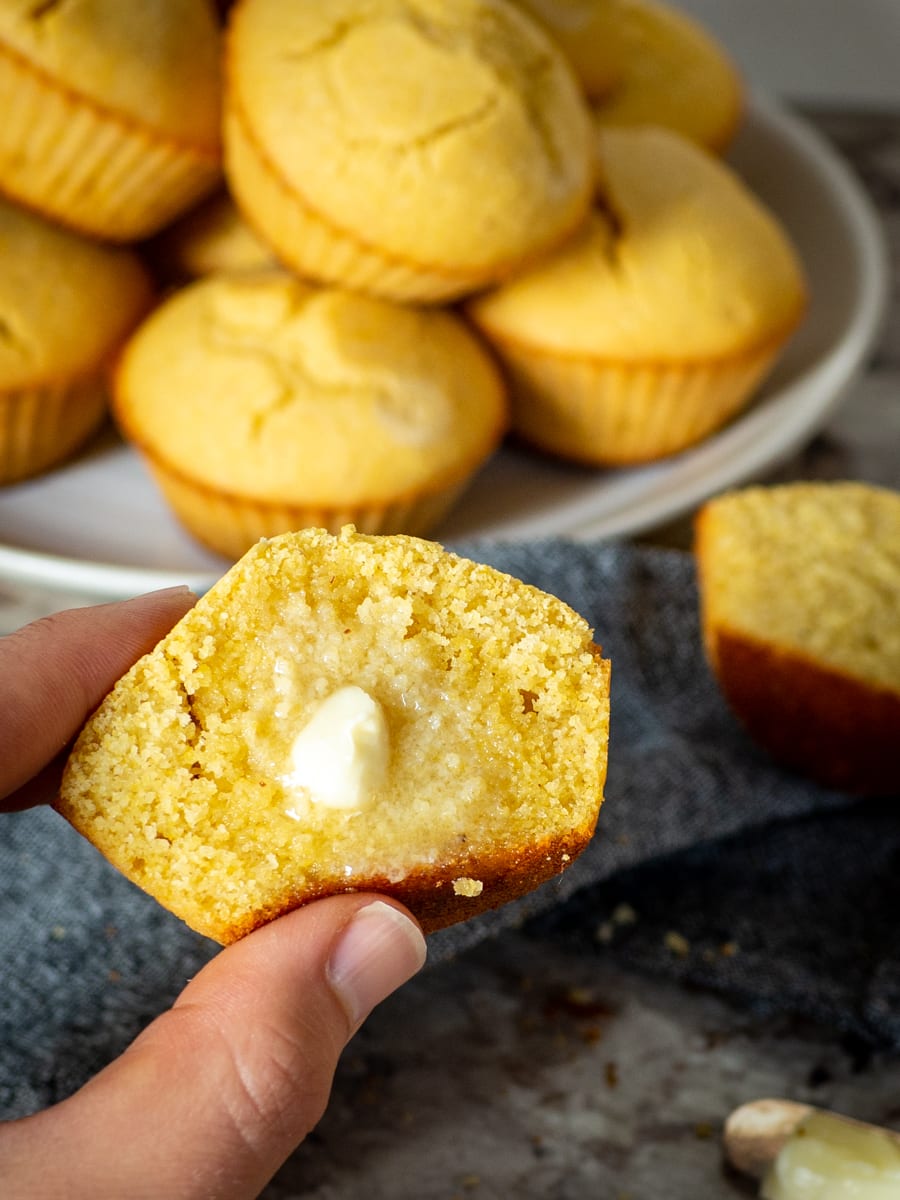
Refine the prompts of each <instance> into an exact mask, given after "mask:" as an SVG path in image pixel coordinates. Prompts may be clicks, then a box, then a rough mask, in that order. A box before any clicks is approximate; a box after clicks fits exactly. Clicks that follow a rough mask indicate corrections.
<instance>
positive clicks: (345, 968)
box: [0, 895, 425, 1200]
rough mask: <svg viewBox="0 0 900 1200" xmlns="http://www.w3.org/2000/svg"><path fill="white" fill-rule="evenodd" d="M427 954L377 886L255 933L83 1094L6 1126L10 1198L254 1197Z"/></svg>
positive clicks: (3, 1145) (213, 965)
mask: <svg viewBox="0 0 900 1200" xmlns="http://www.w3.org/2000/svg"><path fill="white" fill-rule="evenodd" d="M424 960H425V940H424V938H423V936H422V933H421V931H420V930H419V927H418V925H416V924H415V923H414V922H413V920H412V919H411V918H410V917H409V915H408V914H407V913H406V912H405V910H403V909H401V908H399V907H397V906H395V905H394V904H392V903H391V904H389V903H388V902H387V901H385V900H382V899H380V898H379V897H377V896H371V895H368V896H367V895H347V896H336V897H333V898H331V899H327V900H319V901H317V902H315V903H314V904H311V905H309V906H308V907H306V908H302V909H298V910H296V911H295V912H292V913H289V914H287V915H286V916H284V917H281V918H279V919H278V920H277V921H274V922H272V923H271V924H270V925H266V926H264V927H263V928H261V929H258V930H256V931H255V932H254V933H252V934H250V935H249V936H247V937H246V938H244V939H243V940H242V941H240V942H237V943H236V944H234V945H233V946H230V947H228V948H227V949H226V950H223V951H222V952H221V954H219V955H218V956H217V957H216V958H214V959H213V960H212V962H210V963H209V964H208V965H207V966H206V967H205V968H204V969H203V970H202V971H201V972H200V973H199V974H198V975H197V976H196V978H195V979H194V980H193V981H192V982H191V983H190V984H189V985H188V987H187V988H186V989H185V990H184V992H183V993H182V994H181V996H180V997H179V999H178V1000H177V1001H176V1003H175V1005H174V1006H173V1007H172V1009H170V1010H169V1011H168V1012H166V1013H164V1014H163V1015H162V1016H161V1017H159V1018H157V1019H156V1020H155V1021H154V1022H153V1023H152V1024H151V1025H149V1026H148V1027H147V1028H146V1029H145V1030H144V1032H143V1033H142V1034H141V1035H140V1036H139V1037H138V1038H137V1040H136V1041H135V1042H134V1043H133V1044H132V1045H131V1046H130V1047H129V1048H128V1050H126V1051H125V1053H124V1054H123V1055H122V1056H121V1058H119V1059H117V1060H116V1061H115V1062H114V1063H112V1064H111V1065H110V1066H109V1067H107V1068H106V1069H105V1070H104V1071H102V1072H101V1073H100V1074H99V1075H98V1076H97V1077H96V1078H95V1079H93V1080H92V1081H91V1082H90V1083H89V1084H87V1085H86V1086H85V1087H84V1088H82V1089H81V1091H80V1092H77V1093H76V1094H75V1095H74V1096H72V1097H70V1098H69V1099H68V1100H65V1101H63V1102H62V1103H61V1104H58V1105H56V1106H55V1107H54V1108H51V1109H48V1110H46V1111H45V1112H43V1113H39V1114H37V1115H35V1116H33V1117H27V1118H26V1119H25V1120H23V1121H17V1122H12V1123H11V1124H9V1125H6V1126H2V1127H0V1161H2V1162H3V1163H4V1179H5V1180H6V1182H7V1184H12V1185H13V1186H12V1194H14V1195H15V1196H16V1197H21V1198H22V1200H25V1198H31V1197H34V1198H37V1197H40V1200H54V1198H56V1197H62V1196H66V1197H82V1196H84V1197H87V1196H90V1197H91V1200H112V1197H116V1198H117V1200H118V1198H120V1197H122V1196H128V1197H129V1198H130V1200H143V1198H145V1197H146V1198H147V1200H149V1198H150V1197H154V1198H158V1197H160V1196H165V1197H167V1200H199V1198H200V1197H203V1198H204V1200H213V1198H215V1200H245V1198H246V1200H251V1197H255V1196H257V1195H258V1193H259V1191H260V1190H261V1188H262V1187H263V1186H264V1185H265V1183H266V1182H267V1181H268V1180H269V1179H270V1178H271V1176H272V1175H273V1174H274V1173H275V1171H276V1170H277V1169H278V1167H279V1166H280V1165H281V1164H282V1162H283V1161H284V1160H285V1159H286V1158H287V1156H288V1155H289V1154H290V1153H291V1152H292V1151H293V1149H294V1148H295V1147H296V1146H297V1144H298V1143H299V1142H300V1141H301V1140H302V1139H303V1137H304V1136H305V1135H306V1134H307V1133H308V1132H309V1130H310V1129H312V1127H313V1126H314V1125H315V1124H316V1122H317V1121H318V1120H319V1118H320V1117H321V1115H322V1113H323V1111H324V1109H325V1105H326V1103H327V1100H328V1095H329V1092H330V1089H331V1082H332V1078H333V1075H334V1070H335V1067H336V1065H337V1060H338V1057H339V1055H340V1053H341V1050H342V1049H343V1047H344V1045H345V1044H346V1042H347V1041H348V1039H349V1038H350V1036H351V1035H352V1033H353V1032H354V1030H355V1029H357V1028H358V1026H359V1025H360V1023H361V1022H362V1020H363V1019H364V1018H365V1017H366V1016H367V1014H368V1013H369V1012H370V1010H371V1009H372V1008H373V1007H374V1006H375V1005H376V1004H377V1003H378V1002H379V1001H380V1000H383V999H384V998H385V996H387V995H388V994H389V993H390V992H392V991H393V990H394V989H395V988H397V987H399V986H400V984H401V983H403V982H404V981H405V980H406V979H408V978H409V977H410V976H411V975H413V974H414V973H415V972H416V971H417V970H418V969H419V968H420V967H421V966H422V964H423V962H424ZM16 1185H18V1186H16Z"/></svg>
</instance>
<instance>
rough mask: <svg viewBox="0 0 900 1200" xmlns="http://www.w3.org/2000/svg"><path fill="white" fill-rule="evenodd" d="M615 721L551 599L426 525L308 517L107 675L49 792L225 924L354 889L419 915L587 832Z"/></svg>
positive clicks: (576, 627) (208, 924)
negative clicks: (379, 530)
mask: <svg viewBox="0 0 900 1200" xmlns="http://www.w3.org/2000/svg"><path fill="white" fill-rule="evenodd" d="M608 722H609V663H608V662H606V661H604V660H603V659H602V658H601V657H600V652H599V650H598V648H597V647H596V646H594V645H593V644H592V642H591V631H590V629H589V628H588V626H587V624H586V623H585V622H584V621H583V620H582V619H581V617H579V616H578V615H577V614H576V613H575V612H573V611H572V610H571V609H570V608H569V607H568V606H567V605H565V604H563V603H562V602H561V601H559V600H557V599H555V598H554V597H552V596H549V595H547V594H545V593H543V592H540V591H538V590H537V589H535V588H532V587H529V586H527V585H525V584H523V583H520V582H519V581H518V580H516V579H513V578H511V577H510V576H507V575H503V574H501V573H500V572H498V571H495V570H493V569H492V568H489V567H485V566H479V565H476V564H475V563H473V562H470V561H468V560H466V559H462V558H458V557H457V556H455V555H453V554H449V553H446V552H445V551H444V550H442V548H441V547H440V546H438V545H436V544H435V543H433V542H426V541H420V540H418V539H416V538H409V537H404V536H393V537H386V536H380V537H379V536H376V537H370V536H365V535H362V534H358V533H356V531H355V530H353V529H352V528H346V529H344V530H343V531H342V532H341V534H340V536H339V537H332V536H330V535H329V534H327V533H325V532H324V531H323V530H320V529H317V530H306V531H303V532H300V533H296V534H286V535H284V536H282V537H279V538H275V539H273V540H272V541H268V542H261V543H259V544H258V545H256V546H255V547H254V548H253V549H252V550H251V551H250V552H249V553H248V554H247V555H246V557H245V558H244V559H242V561H241V562H240V563H238V564H237V565H236V566H235V567H234V568H232V570H231V571H229V572H228V574H227V575H226V576H225V577H224V578H223V579H221V580H220V581H219V582H218V583H217V584H216V585H215V586H214V587H213V588H212V589H211V590H210V591H209V592H208V593H207V594H206V595H205V596H204V597H203V598H202V599H201V600H199V601H198V603H197V605H196V607H195V608H194V609H193V610H192V611H191V612H190V613H188V614H187V616H186V617H184V618H183V620H182V621H181V622H180V623H179V624H178V625H177V626H176V627H175V628H174V630H173V631H172V632H171V633H170V634H168V636H167V637H165V638H164V639H163V641H162V642H161V643H160V644H159V645H158V646H157V648H156V649H155V650H153V651H152V652H151V653H150V654H148V655H147V656H146V657H144V658H143V659H141V660H140V662H138V663H137V664H136V666H134V667H133V668H132V670H131V671H129V672H128V674H127V675H126V676H124V678H123V679H122V680H120V681H119V683H118V684H117V685H116V686H115V688H114V689H113V691H112V692H111V693H110V695H109V696H108V697H107V698H106V699H105V700H104V701H103V703H102V704H101V706H100V708H99V709H98V711H97V712H96V713H95V714H94V716H93V717H92V718H91V719H90V721H89V722H88V724H87V725H86V727H85V728H84V730H83V731H82V733H81V735H80V737H79V739H78V742H77V744H76V746H75V748H74V750H73V752H72V755H71V757H70V759H69V761H68V764H67V766H66V769H65V775H64V778H63V783H62V790H61V793H60V799H59V802H58V808H59V811H60V812H61V813H62V814H63V816H64V817H66V818H67V819H68V820H69V821H71V822H72V824H73V825H74V826H75V828H76V829H77V830H79V832H81V833H82V834H84V836H85V837H87V838H89V839H90V841H92V842H93V843H94V845H96V846H97V847H98V848H99V849H100V850H101V851H102V853H103V854H105V855H106V857H107V858H108V859H109V860H110V861H111V862H112V863H113V864H114V865H115V866H117V867H118V868H119V870H121V871H122V872H124V873H125V874H126V875H127V876H128V877H129V878H130V879H132V880H133V881H134V882H135V883H137V884H138V885H139V886H140V887H142V888H144V889H145V890H146V891H148V892H150V894H151V895H153V896H155V897H156V898H157V899H158V900H159V901H160V902H161V903H162V904H164V905H165V906H166V907H167V908H170V909H171V910H172V911H173V912H175V913H177V914H178V916H180V917H181V918H182V919H183V920H185V921H186V922H187V923H188V924H189V925H191V926H192V927H193V928H194V929H196V930H198V931H199V932H201V933H204V934H206V935H208V936H209V937H212V938H215V939H216V940H217V941H219V942H223V943H227V942H232V941H234V940H235V939H236V938H239V937H240V936H242V935H243V934H246V933H248V932H249V931H250V930H251V929H253V928H254V927H255V926H258V925H260V924H262V923H263V922H265V921H267V920H269V919H271V918H273V917H275V916H278V915H279V914H280V913H283V912H285V911H287V910H288V909H291V908H295V907H297V906H298V905H301V904H305V903H306V902H307V901H310V900H313V899H315V898H316V897H319V896H327V895H330V894H333V893H336V892H346V891H354V890H369V889H374V890H376V891H379V892H382V893H387V894H388V895H390V896H393V897H395V898H396V899H398V900H400V901H402V902H403V903H404V904H406V905H408V906H409V907H410V909H411V910H412V912H413V913H414V914H415V915H416V916H417V917H418V919H419V920H420V921H421V922H422V924H423V926H424V927H425V929H426V930H432V929H437V928H439V927H441V926H443V925H447V924H450V923H451V922H454V921H459V920H462V919H464V918H466V917H469V916H472V915H474V914H475V913H478V912H480V911H482V910H484V909H487V908H492V907H496V906H497V905H499V904H501V903H503V902H504V901H506V900H509V899H511V898H512V897H513V896H515V895H518V894H519V893H521V892H524V891H527V890H528V889H530V888H533V887H535V886H536V885H537V884H538V883H540V882H542V881H543V880H544V879H547V878H549V877H550V876H552V875H554V874H556V873H557V872H559V871H561V870H562V869H563V868H564V867H566V866H567V865H568V864H569V863H570V862H571V861H572V860H573V859H574V858H575V856H576V855H577V854H578V853H579V852H580V851H581V850H582V849H584V847H585V846H586V844H587V843H588V841H589V840H590V838H591V835H592V833H593V830H594V825H595V822H596V819H597V813H598V810H599V807H600V803H601V800H602V789H603V782H604V777H605V770H606V744H607V732H608Z"/></svg>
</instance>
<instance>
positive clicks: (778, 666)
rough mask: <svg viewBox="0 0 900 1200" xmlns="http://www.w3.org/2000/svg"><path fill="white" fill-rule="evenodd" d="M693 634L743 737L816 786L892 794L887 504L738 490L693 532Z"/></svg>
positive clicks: (842, 489) (898, 786)
mask: <svg viewBox="0 0 900 1200" xmlns="http://www.w3.org/2000/svg"><path fill="white" fill-rule="evenodd" d="M696 555H697V568H698V575H699V584H700V599H701V609H702V620H703V633H704V639H705V643H706V649H707V654H708V656H709V660H710V663H711V665H712V669H713V671H714V672H715V674H716V677H717V678H718V680H719V683H720V685H721V687H722V690H723V692H724V694H725V697H726V699H727V700H728V702H729V704H730V705H731V707H732V708H733V709H734V712H735V713H736V715H737V716H738V717H739V718H740V720H741V721H742V722H743V724H744V725H745V726H746V728H747V730H748V731H749V733H750V734H751V736H752V737H753V738H754V739H755V740H756V741H757V742H759V744H760V745H761V746H763V747H764V748H765V749H766V750H767V751H768V752H769V753H770V754H772V755H773V756H774V757H775V758H777V759H778V760H779V761H781V762H783V763H786V764H787V765H789V766H791V767H793V768H794V769H796V770H798V771H801V772H803V773H804V774H806V775H809V776H810V777H812V778H813V779H816V780H818V781H819V782H821V783H824V784H825V785H826V786H829V787H833V788H839V789H841V790H845V791H851V792H871V793H882V794H887V795H893V794H896V793H897V792H898V791H900V755H898V752H897V748H898V746H900V621H898V619H897V618H898V613H900V494H898V493H897V492H893V491H890V490H888V489H886V488H877V487H872V486H870V485H867V484H861V483H797V484H784V485H781V486H777V487H751V488H744V489H741V490H739V491H736V492H731V493H729V494H726V495H724V496H720V497H717V498H716V499H714V500H711V501H709V502H708V503H707V504H706V505H705V506H704V508H703V509H702V510H701V512H700V514H699V517H698V519H697V537H696Z"/></svg>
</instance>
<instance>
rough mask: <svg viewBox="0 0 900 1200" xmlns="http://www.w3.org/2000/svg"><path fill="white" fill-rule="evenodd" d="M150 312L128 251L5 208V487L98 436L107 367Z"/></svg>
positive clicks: (1, 375) (1, 318) (0, 346)
mask: <svg viewBox="0 0 900 1200" xmlns="http://www.w3.org/2000/svg"><path fill="white" fill-rule="evenodd" d="M149 304H150V286H149V283H148V280H147V277H146V275H145V273H144V271H143V270H142V268H141V265H140V263H139V262H138V260H137V258H136V257H135V256H134V255H133V254H132V253H131V252H130V251H128V250H123V249H112V248H108V247H104V246H99V245H97V244H95V243H93V242H89V241H87V240H86V239H85V238H82V237H79V236H78V235H77V234H74V233H69V232H68V231H67V230H63V229H59V228H57V227H56V226H54V225H51V224H49V223H48V222H47V221H45V220H43V218H42V217H38V216H35V215H33V214H32V213H29V212H26V211H25V210H24V209H20V208H18V207H17V206H16V205H13V204H9V203H7V202H6V201H5V200H0V484H6V483H12V482H14V481H16V480H20V479H25V478H27V477H28V476H30V475H36V474H38V473H39V472H41V471H45V470H46V469H47V468H49V467H51V466H54V465H56V464H58V463H60V462H62V461H63V460H65V459H67V458H69V457H70V456H71V455H72V454H74V453H75V451H76V450H77V449H78V448H79V446H81V444H82V443H83V442H84V441H86V439H87V438H88V436H89V435H90V434H91V433H92V432H93V431H94V430H95V429H96V428H97V426H98V425H99V424H100V422H101V420H102V419H103V416H104V415H105V413H106V387H105V381H104V374H105V369H106V366H107V364H108V361H109V359H110V357H111V355H112V354H113V352H114V351H115V350H116V349H117V348H118V346H119V345H120V344H121V342H122V341H123V340H124V338H125V337H126V336H127V334H128V333H130V332H131V329H132V328H133V327H134V326H135V325H136V324H137V322H138V321H139V320H140V318H141V317H142V316H143V314H144V312H145V310H146V309H147V307H148V306H149Z"/></svg>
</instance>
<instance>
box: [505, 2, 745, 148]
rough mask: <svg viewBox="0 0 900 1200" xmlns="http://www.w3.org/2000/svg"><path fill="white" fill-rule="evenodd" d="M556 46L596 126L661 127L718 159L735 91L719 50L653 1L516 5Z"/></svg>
mask: <svg viewBox="0 0 900 1200" xmlns="http://www.w3.org/2000/svg"><path fill="white" fill-rule="evenodd" d="M518 2H519V3H521V4H523V6H524V7H525V8H526V9H528V10H529V11H530V12H531V13H532V14H533V15H534V16H535V17H537V18H538V20H539V21H541V23H542V24H543V25H545V26H546V28H547V29H548V31H549V32H550V33H551V34H552V35H553V36H554V37H555V38H556V40H557V41H558V42H559V44H560V46H561V47H562V49H563V50H564V52H565V54H566V55H567V57H568V58H569V60H570V61H571V63H572V65H573V67H574V68H575V71H576V73H577V74H578V77H579V79H580V80H581V82H582V85H583V87H584V88H585V91H586V92H587V95H588V96H589V98H590V101H591V109H592V112H593V115H594V119H595V121H596V123H597V124H598V126H600V127H601V128H602V127H605V126H607V125H616V126H618V125H626V126H629V127H631V126H635V125H661V126H663V127H664V128H666V129H673V130H675V131H676V132H677V133H680V134H682V135H683V136H684V137H687V138H690V139H691V140H692V141H695V142H699V143H700V145H702V146H705V147H706V148H707V149H709V150H714V151H717V152H718V151H722V150H724V149H725V148H726V147H727V145H728V143H729V142H730V141H731V138H732V136H733V134H734V133H735V131H736V129H737V127H738V125H739V124H740V119H741V113H742V110H743V83H742V81H741V78H740V75H739V73H738V71H737V69H736V68H735V66H734V64H733V63H732V62H731V60H730V58H729V56H728V55H727V53H726V52H725V50H724V48H723V47H722V46H721V45H720V44H719V42H718V41H717V40H716V39H715V38H714V37H713V36H712V35H711V34H710V33H708V32H707V30H705V29H704V28H703V27H702V26H700V25H698V24H697V22H696V21H694V20H692V19H691V18H690V17H688V16H686V15H685V14H684V13H682V12H680V11H678V10H677V9H676V8H672V7H670V6H669V5H668V4H659V3H657V2H656V0H518Z"/></svg>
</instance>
